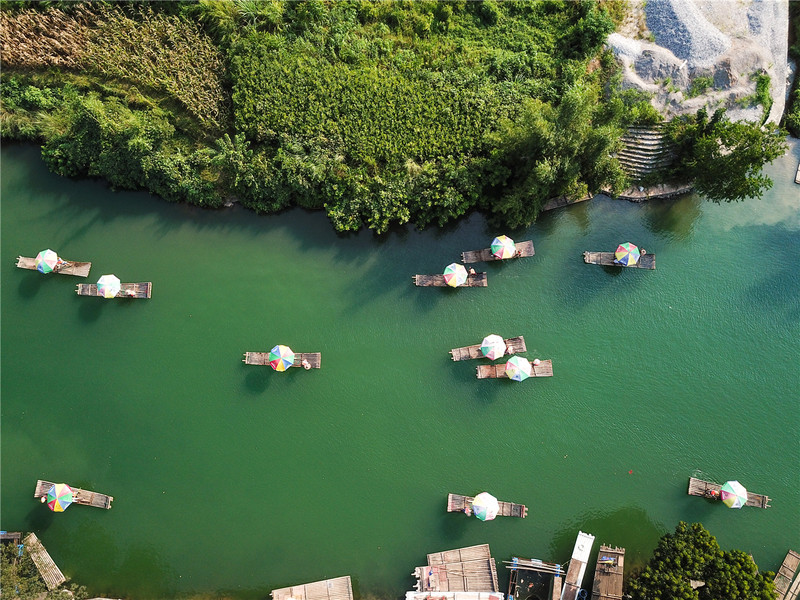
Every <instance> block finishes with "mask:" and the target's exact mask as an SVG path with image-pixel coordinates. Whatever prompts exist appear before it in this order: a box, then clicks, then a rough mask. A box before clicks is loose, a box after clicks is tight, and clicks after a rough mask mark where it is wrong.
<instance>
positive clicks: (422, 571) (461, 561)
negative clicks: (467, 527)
mask: <svg viewBox="0 0 800 600" xmlns="http://www.w3.org/2000/svg"><path fill="white" fill-rule="evenodd" d="M412 575H414V577H416V579H417V583H416V584H415V587H416V590H417V591H418V592H434V593H436V592H496V591H498V590H499V586H498V584H497V566H496V565H495V562H494V559H493V558H492V556H491V553H490V551H489V544H480V545H478V546H468V547H466V548H458V549H456V550H447V551H445V552H436V553H434V554H428V565H427V566H425V567H417V568H416V569H414V572H413V573H412Z"/></svg>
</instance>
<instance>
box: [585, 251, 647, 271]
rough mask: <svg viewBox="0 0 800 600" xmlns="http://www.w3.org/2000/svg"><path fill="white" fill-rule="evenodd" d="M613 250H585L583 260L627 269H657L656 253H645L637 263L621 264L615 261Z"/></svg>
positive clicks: (588, 262) (591, 263)
mask: <svg viewBox="0 0 800 600" xmlns="http://www.w3.org/2000/svg"><path fill="white" fill-rule="evenodd" d="M614 258H615V257H614V253H613V252H584V253H583V262H585V263H587V264H590V265H604V266H606V267H623V268H625V269H655V268H656V255H655V254H643V255H642V256H640V257H639V260H638V261H636V264H635V265H630V266H628V265H621V264H619V263H616V262H614Z"/></svg>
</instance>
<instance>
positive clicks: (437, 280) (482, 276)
mask: <svg viewBox="0 0 800 600" xmlns="http://www.w3.org/2000/svg"><path fill="white" fill-rule="evenodd" d="M413 279H414V285H416V286H419V287H452V286H449V285H447V283H445V281H444V275H414V277H413ZM488 285H489V278H488V276H487V274H486V273H472V274H470V275H468V276H467V282H466V283H465V284H464V285H459V286H458V287H486V286H488Z"/></svg>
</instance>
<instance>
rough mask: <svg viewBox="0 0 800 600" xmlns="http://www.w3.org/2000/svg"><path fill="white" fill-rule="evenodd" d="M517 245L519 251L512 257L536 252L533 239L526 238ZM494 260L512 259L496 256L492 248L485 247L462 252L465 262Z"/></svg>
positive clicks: (462, 258)
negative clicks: (493, 254)
mask: <svg viewBox="0 0 800 600" xmlns="http://www.w3.org/2000/svg"><path fill="white" fill-rule="evenodd" d="M515 246H516V248H517V252H516V254H515V255H514V256H513V257H512V258H521V257H525V256H533V255H534V254H535V252H534V251H533V242H532V241H531V240H525V241H524V242H517V243H516V244H515ZM493 260H510V259H503V258H497V257H496V256H492V249H491V248H484V249H483V250H467V251H466V252H462V253H461V262H463V263H464V264H469V263H476V262H490V261H493Z"/></svg>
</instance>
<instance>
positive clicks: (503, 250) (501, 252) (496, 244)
mask: <svg viewBox="0 0 800 600" xmlns="http://www.w3.org/2000/svg"><path fill="white" fill-rule="evenodd" d="M516 252H517V246H516V244H514V240H512V239H511V238H510V237H508V236H507V235H498V236H497V237H496V238H494V240H492V256H494V257H495V258H499V259H503V258H511V257H513V256H514V254H515V253H516Z"/></svg>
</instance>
